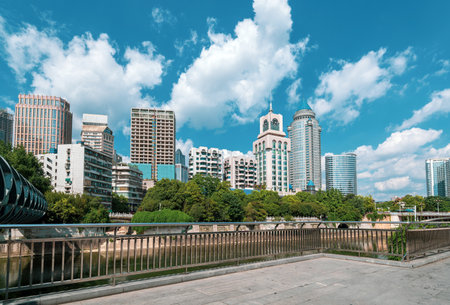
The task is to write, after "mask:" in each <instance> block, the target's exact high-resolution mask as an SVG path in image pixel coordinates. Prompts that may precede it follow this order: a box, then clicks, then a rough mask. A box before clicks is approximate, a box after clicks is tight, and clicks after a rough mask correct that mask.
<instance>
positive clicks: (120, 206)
mask: <svg viewBox="0 0 450 305" xmlns="http://www.w3.org/2000/svg"><path fill="white" fill-rule="evenodd" d="M111 210H112V211H113V212H114V213H128V212H129V211H130V208H129V206H128V198H127V197H125V196H123V195H118V194H117V193H113V194H112V201H111Z"/></svg>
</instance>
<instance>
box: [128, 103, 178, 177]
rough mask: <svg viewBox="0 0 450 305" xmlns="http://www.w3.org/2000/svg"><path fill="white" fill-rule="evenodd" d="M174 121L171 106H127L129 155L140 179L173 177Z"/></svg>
mask: <svg viewBox="0 0 450 305" xmlns="http://www.w3.org/2000/svg"><path fill="white" fill-rule="evenodd" d="M175 123H176V122H175V113H174V112H173V111H171V110H161V109H149V108H131V143H130V158H131V163H133V164H136V165H138V166H139V169H140V170H141V171H142V172H143V176H144V180H150V179H151V180H153V183H154V181H157V180H160V179H163V178H167V179H175V136H176V134H175V133H176V126H175ZM141 165H144V166H141ZM145 184H146V185H149V184H150V182H149V181H147V183H145Z"/></svg>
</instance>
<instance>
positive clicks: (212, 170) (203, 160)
mask: <svg viewBox="0 0 450 305" xmlns="http://www.w3.org/2000/svg"><path fill="white" fill-rule="evenodd" d="M222 166H223V159H222V151H221V150H220V149H218V148H208V147H204V146H200V147H199V148H195V147H192V148H191V150H190V151H189V179H192V178H194V176H195V175H196V174H200V175H202V176H211V177H213V178H218V179H220V181H222V179H223V171H222Z"/></svg>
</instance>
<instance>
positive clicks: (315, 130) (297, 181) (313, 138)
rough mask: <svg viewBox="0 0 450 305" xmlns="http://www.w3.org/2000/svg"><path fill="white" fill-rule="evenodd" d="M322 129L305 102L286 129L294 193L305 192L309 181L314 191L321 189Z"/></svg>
mask: <svg viewBox="0 0 450 305" xmlns="http://www.w3.org/2000/svg"><path fill="white" fill-rule="evenodd" d="M321 132H322V128H321V127H320V126H319V122H318V121H317V120H316V115H315V113H314V111H312V109H311V108H310V107H309V105H308V104H307V103H306V102H303V103H302V105H301V107H300V110H298V111H297V112H296V113H295V114H294V121H293V122H292V123H291V125H290V126H289V127H288V133H289V139H290V140H291V147H292V149H291V154H290V158H289V165H290V180H289V181H290V184H291V185H292V188H293V189H294V190H296V191H303V190H306V188H307V185H308V182H309V181H310V180H311V181H312V182H313V184H314V186H315V187H316V190H318V189H321V188H322V176H321V160H320V154H321V148H320V147H321V145H320V134H321Z"/></svg>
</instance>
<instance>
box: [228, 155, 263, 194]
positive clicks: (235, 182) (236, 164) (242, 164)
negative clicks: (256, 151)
mask: <svg viewBox="0 0 450 305" xmlns="http://www.w3.org/2000/svg"><path fill="white" fill-rule="evenodd" d="M223 176H224V180H226V181H228V182H230V185H231V187H232V188H235V189H253V188H254V186H255V184H256V160H255V157H248V156H233V157H228V158H225V160H224V161H223Z"/></svg>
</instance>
